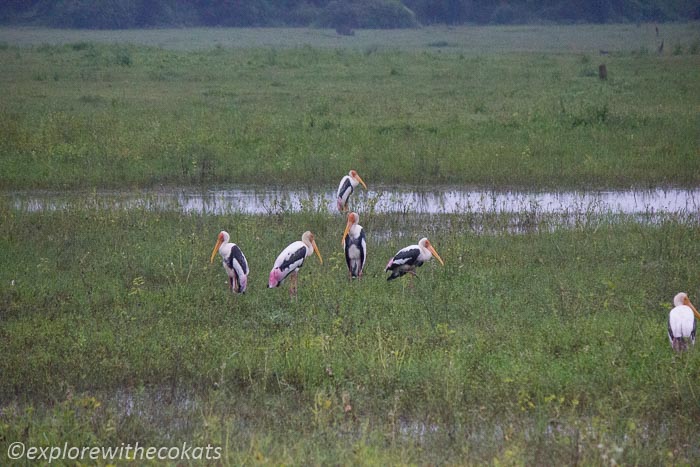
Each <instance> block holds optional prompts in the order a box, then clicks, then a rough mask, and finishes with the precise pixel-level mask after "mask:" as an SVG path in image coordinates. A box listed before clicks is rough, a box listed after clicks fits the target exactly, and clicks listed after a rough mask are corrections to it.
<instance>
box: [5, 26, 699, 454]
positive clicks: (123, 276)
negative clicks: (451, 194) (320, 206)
mask: <svg viewBox="0 0 700 467" xmlns="http://www.w3.org/2000/svg"><path fill="white" fill-rule="evenodd" d="M661 30H662V33H663V34H664V38H665V40H666V43H667V51H668V52H667V53H666V54H664V55H657V54H656V52H655V50H656V48H655V47H656V38H655V36H654V35H653V34H654V33H653V32H652V31H653V28H652V27H651V26H649V25H642V26H641V27H635V26H610V25H606V26H570V27H530V26H528V27H507V28H506V27H504V28H466V27H465V28H424V29H420V30H415V31H358V32H357V34H356V35H355V36H353V37H352V38H345V37H343V38H340V37H337V36H336V35H335V34H334V33H329V31H322V30H301V29H300V30H178V31H173V30H153V31H138V32H135V31H121V32H104V31H101V32H99V33H98V32H94V31H81V32H76V31H60V32H59V31H47V30H35V29H6V28H0V45H2V46H1V47H0V63H2V65H3V66H2V67H0V82H1V83H2V88H3V93H2V96H1V97H0V189H2V190H5V191H8V190H15V189H22V190H25V189H26V190H32V189H37V188H48V189H52V190H58V191H60V190H65V189H82V190H84V191H83V193H88V194H86V195H84V196H85V198H86V200H85V205H84V206H81V205H80V203H74V204H73V205H72V206H71V208H70V209H58V210H55V211H46V212H26V211H25V210H22V209H21V208H19V209H18V208H14V207H12V206H11V205H10V202H9V201H0V218H2V222H0V251H2V255H3V262H2V268H0V354H1V355H2V356H3V358H2V359H0V375H1V376H0V452H1V453H0V463H2V464H6V463H7V461H8V459H7V458H6V456H7V448H8V445H9V444H10V443H12V442H15V441H22V442H24V443H26V444H27V445H28V446H39V447H45V446H51V445H61V446H62V445H63V443H68V445H69V446H103V445H104V446H120V445H122V443H132V444H133V443H136V442H138V443H140V444H141V445H142V446H143V445H150V446H174V445H177V444H178V443H182V442H187V443H188V444H190V445H202V446H206V445H207V444H211V445H214V446H218V447H221V448H222V450H223V459H222V462H221V463H222V464H224V465H241V464H274V465H280V464H302V465H309V464H338V463H339V464H348V465H358V464H363V465H367V464H370V465H388V464H481V463H483V464H494V465H504V464H505V465H522V464H536V465H562V464H584V465H599V464H612V463H616V464H677V465H694V464H697V463H698V460H699V459H700V451H698V445H697V440H698V439H700V429H699V428H698V425H697V420H698V419H700V403H699V402H700V392H699V390H698V388H697V382H698V381H700V356H699V355H698V350H697V349H694V350H693V351H690V352H687V353H686V354H683V355H674V354H673V352H672V351H671V349H670V345H669V344H668V339H667V337H666V320H667V316H668V311H669V309H670V307H671V303H670V301H671V299H672V297H673V295H674V294H675V293H677V292H678V291H681V290H683V291H686V292H688V293H689V295H690V296H691V298H693V297H695V300H696V301H698V298H697V297H698V296H700V288H699V286H698V282H697V265H696V259H697V258H698V257H699V256H700V250H699V249H700V242H698V230H697V213H696V212H687V213H684V214H678V215H669V216H665V217H662V218H660V219H658V221H653V222H648V223H645V221H644V220H642V221H641V222H640V221H639V220H637V219H634V218H627V217H624V216H615V215H613V214H609V215H603V216H601V217H596V216H593V215H590V213H587V212H585V207H584V208H582V209H583V211H582V212H580V213H575V214H572V213H569V214H570V215H571V216H573V219H566V221H567V222H565V224H566V226H565V228H558V227H561V225H560V224H561V222H562V220H561V219H558V218H557V216H554V215H552V216H550V215H542V214H541V213H538V212H537V211H536V208H535V207H532V208H531V212H530V211H528V210H527V209H526V210H525V211H524V212H521V213H517V214H514V215H511V214H489V213H485V212H481V211H479V210H470V209H465V211H464V212H463V213H460V214H458V215H444V214H442V215H430V216H414V215H412V214H411V213H410V212H408V213H404V214H390V215H384V214H377V213H376V212H374V210H373V209H372V205H371V203H370V204H369V205H368V206H367V211H368V212H360V215H361V219H362V224H363V226H364V227H365V229H366V231H367V233H368V236H369V237H368V238H369V255H370V256H369V258H370V259H369V264H368V266H367V271H366V277H365V278H364V280H362V281H360V282H353V283H349V282H348V280H347V272H346V270H345V266H344V260H343V257H342V250H341V249H340V246H339V245H340V236H341V233H342V229H343V227H344V221H343V219H342V218H341V217H340V216H338V215H332V214H328V213H325V212H317V211H316V210H314V209H313V208H310V207H308V206H307V207H306V208H305V209H303V210H302V212H300V213H288V212H285V210H284V208H283V207H280V209H274V210H271V213H270V214H269V215H267V216H252V215H226V216H215V215H183V214H181V213H178V212H172V211H169V210H163V211H158V210H155V211H147V210H141V209H137V208H136V209H131V210H121V209H117V208H116V207H114V209H111V207H110V206H109V202H106V203H103V204H105V206H102V205H101V206H102V207H101V208H100V209H94V208H91V207H90V206H91V204H90V199H91V196H90V195H89V192H90V189H94V188H108V187H114V188H119V189H128V188H129V187H150V186H158V185H161V184H166V185H183V184H186V185H201V186H202V187H204V188H206V187H209V186H211V185H214V184H217V185H240V184H263V185H282V186H290V185H292V184H297V183H298V184H302V185H308V186H310V187H311V188H310V193H311V192H315V191H311V190H316V189H320V188H321V187H323V189H324V190H327V189H328V186H330V187H332V188H334V187H335V186H336V184H337V181H338V179H339V177H340V176H341V174H343V173H346V172H347V170H348V169H349V168H355V169H357V170H358V172H359V173H360V174H361V175H362V177H363V178H364V179H365V180H366V181H367V182H368V184H370V187H371V186H372V185H374V186H377V185H380V184H399V183H401V184H416V185H422V186H424V187H425V188H429V187H430V186H434V185H442V184H475V185H483V186H489V187H495V188H506V189H507V188H512V187H522V188H525V189H533V190H537V189H549V188H551V189H562V188H586V187H610V188H612V187H626V186H631V185H635V186H649V185H651V186H660V185H677V186H687V187H694V186H697V185H698V183H699V182H700V158H698V157H697V156H698V139H697V129H698V108H699V104H700V92H699V91H698V89H699V88H698V86H697V85H696V82H697V70H698V69H699V68H698V65H700V63H698V54H697V53H696V49H697V44H698V43H699V33H698V29H697V25H696V24H690V25H680V24H679V25H662V26H661ZM282 45H284V46H282ZM599 49H605V50H609V51H610V54H609V55H604V56H601V55H599ZM602 61H605V63H606V65H607V67H608V73H609V75H608V80H607V81H604V82H602V81H600V80H599V79H598V77H597V68H598V65H599V64H600V63H601V62H602ZM78 196H81V195H78ZM8 199H9V198H8ZM647 220H648V219H647ZM513 226H517V227H518V230H519V233H517V234H515V233H513ZM221 229H226V230H228V231H229V232H230V233H231V236H232V239H233V241H235V242H237V243H238V244H239V245H240V246H241V247H242V248H243V251H244V252H245V254H246V256H247V258H248V260H249V262H250V265H251V270H252V274H251V277H250V280H249V292H248V293H247V294H245V295H243V296H233V295H231V294H229V293H228V291H227V286H226V278H225V274H224V272H223V270H222V267H221V264H220V263H219V262H218V260H217V262H216V263H215V264H209V262H208V261H209V254H210V253H211V248H212V247H213V245H214V242H215V240H216V235H217V233H218V232H219V230H221ZM308 229H310V230H312V231H313V232H314V233H315V234H316V236H317V241H318V244H319V247H320V249H321V252H322V254H323V257H324V264H323V265H320V264H319V263H318V261H317V260H316V258H309V263H308V264H307V265H306V266H305V267H304V269H303V270H302V273H301V274H300V292H299V296H298V298H297V299H296V300H291V299H290V298H289V296H288V293H287V290H285V289H286V284H285V287H283V289H279V290H268V289H266V282H267V276H268V273H269V270H270V268H271V266H272V262H273V261H274V259H275V257H276V255H277V253H278V252H279V251H281V249H282V248H283V247H284V246H285V245H287V244H289V243H290V242H292V241H295V240H297V239H299V237H300V235H301V233H302V232H303V231H305V230H308ZM426 232H427V234H428V236H429V237H430V239H431V241H432V242H433V244H434V245H435V246H436V248H437V250H438V252H439V253H440V255H441V256H442V257H443V258H444V259H445V262H446V264H445V266H444V267H442V266H440V265H439V264H438V263H437V262H435V261H433V262H430V263H428V264H426V265H425V266H423V267H422V268H421V269H420V270H419V272H418V278H417V279H416V280H415V284H414V287H413V288H412V287H410V285H409V284H410V281H409V280H404V279H408V278H404V279H401V280H397V281H393V282H391V283H387V281H386V280H385V277H386V276H385V274H384V273H383V272H382V269H383V267H384V265H385V264H386V262H387V261H388V259H389V258H390V257H391V256H392V255H393V254H394V253H395V252H396V251H397V250H398V249H399V248H401V247H403V246H405V245H407V244H409V243H415V242H416V241H417V240H418V239H419V238H420V237H422V236H424V235H425V234H426ZM481 232H488V234H487V235H482V234H480V233H481ZM57 463H58V464H59V465H60V464H63V463H65V461H63V462H57ZM102 463H103V464H107V463H108V461H107V460H103V461H102Z"/></svg>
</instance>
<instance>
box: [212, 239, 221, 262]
mask: <svg viewBox="0 0 700 467" xmlns="http://www.w3.org/2000/svg"><path fill="white" fill-rule="evenodd" d="M222 243H224V242H223V241H221V239H219V240H217V241H216V245H215V246H214V249H213V250H212V252H211V259H210V260H209V262H210V263H213V262H214V256H216V254H217V253H218V252H219V247H220V246H221V244H222Z"/></svg>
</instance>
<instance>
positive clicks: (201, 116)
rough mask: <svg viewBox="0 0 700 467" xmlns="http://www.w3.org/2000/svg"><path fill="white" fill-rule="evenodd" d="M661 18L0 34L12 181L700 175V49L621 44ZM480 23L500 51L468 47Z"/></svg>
mask: <svg viewBox="0 0 700 467" xmlns="http://www.w3.org/2000/svg"><path fill="white" fill-rule="evenodd" d="M666 28H668V30H669V31H673V34H674V35H675V36H677V37H678V38H677V39H676V40H675V42H677V43H679V44H681V43H682V44H685V45H686V48H687V49H688V50H690V48H691V44H692V43H695V42H697V40H698V29H697V27H696V26H695V25H668V26H664V28H663V29H664V30H666ZM649 31H651V29H649ZM649 31H647V29H646V28H636V29H635V28H634V27H621V26H617V27H615V26H605V27H597V28H593V29H591V28H590V27H588V28H583V27H569V28H561V27H556V28H554V27H553V28H543V27H542V28H474V29H472V28H456V29H454V30H452V29H451V30H432V29H430V30H428V31H427V32H426V31H425V30H417V31H402V32H396V33H395V34H397V35H409V36H410V35H411V34H412V35H413V36H410V37H413V38H414V39H413V40H414V44H415V45H414V46H412V47H404V48H397V47H362V46H357V45H352V44H346V45H345V46H342V47H331V46H330V44H327V43H326V42H323V41H321V40H320V39H319V40H318V41H317V40H316V39H317V38H318V37H325V36H323V35H324V34H327V32H326V31H315V30H312V31H305V30H301V31H298V30H291V31H290V30H281V31H279V32H277V35H278V37H279V38H280V39H279V40H282V39H284V38H285V37H286V38H287V39H288V40H289V41H290V43H291V44H293V45H296V46H295V47H287V48H266V47H265V44H267V42H265V41H266V39H265V38H266V37H270V36H271V33H270V31H266V30H262V31H258V35H259V37H260V38H261V44H260V46H258V47H256V46H254V43H253V42H250V41H242V43H241V45H240V46H238V45H236V44H237V43H235V42H232V43H226V44H225V45H227V47H215V46H214V44H215V41H214V39H213V38H214V37H216V36H215V34H216V31H208V30H207V31H189V30H184V31H181V32H180V34H181V36H182V37H185V38H186V37H189V35H190V34H192V35H195V36H197V35H198V34H202V35H203V37H205V38H208V39H207V40H208V42H207V43H208V44H209V45H210V46H209V47H208V48H195V50H182V49H181V48H178V47H175V48H172V49H169V48H164V47H153V46H150V47H149V46H141V45H135V43H139V42H146V43H147V44H151V45H153V41H151V40H149V39H148V37H149V35H152V34H157V33H158V32H157V31H152V32H148V31H146V32H135V33H134V32H132V33H131V35H128V36H123V37H131V38H133V43H126V42H124V39H122V40H121V42H118V43H114V44H102V43H99V42H96V41H93V39H94V37H93V36H91V35H90V33H89V32H83V33H81V35H78V36H76V37H75V38H74V39H75V42H69V43H65V41H67V40H68V41H70V40H73V39H72V37H73V36H71V38H63V37H60V36H57V37H56V38H55V40H54V42H59V44H56V45H50V44H49V42H48V39H47V40H46V41H45V42H44V43H42V44H40V45H39V44H34V45H31V46H25V47H19V46H17V45H15V44H25V42H23V41H22V39H23V38H26V37H29V38H31V37H35V35H36V34H38V33H37V31H35V30H31V29H30V30H19V31H17V30H10V31H8V30H4V32H5V33H6V34H10V33H11V34H10V36H9V37H8V39H11V38H12V37H15V38H16V39H15V40H14V41H10V42H8V43H9V44H11V45H9V46H8V47H6V48H3V49H0V62H1V63H3V67H2V68H1V69H0V81H1V82H2V83H3V89H4V91H5V92H4V93H3V95H2V97H1V98H0V155H1V157H0V188H3V189H25V188H30V189H31V188H54V189H56V188H57V189H69V188H70V189H72V188H87V187H122V186H124V185H127V186H153V185H158V184H188V185H191V184H196V185H211V184H241V183H246V184H268V185H269V184H274V185H285V186H290V185H293V184H302V185H308V186H319V185H327V184H331V183H333V184H335V183H337V180H338V178H339V177H340V174H343V173H346V172H347V170H348V169H349V168H355V169H357V170H358V172H360V174H362V176H363V177H364V178H365V180H367V181H368V182H369V183H373V184H377V183H384V184H397V183H401V184H419V185H434V184H442V185H447V184H472V185H481V186H507V187H529V188H543V189H545V188H562V187H569V188H580V187H591V186H595V187H628V186H632V185H634V186H649V185H654V186H658V185H682V186H695V185H697V184H698V183H699V182H700V159H699V158H698V157H697V154H698V141H697V128H698V112H697V109H698V105H700V92H699V91H698V87H697V86H695V85H694V83H695V81H696V78H697V69H698V67H699V66H700V62H699V60H700V58H699V57H700V56H698V55H697V54H690V53H682V54H679V55H676V54H670V53H669V54H667V55H662V56H659V55H657V54H656V53H655V52H654V53H641V52H640V51H639V50H640V49H639V48H635V49H633V50H629V49H627V48H619V49H618V48H615V47H611V46H610V45H611V44H610V43H619V44H622V43H623V42H622V40H621V37H622V38H625V37H627V36H626V35H628V34H632V33H634V34H638V35H639V37H637V39H639V40H640V41H641V37H646V36H645V34H647V33H648V32H649ZM431 32H432V33H434V34H433V35H432V36H430V33H431ZM44 33H46V32H45V31H44V32H41V34H44ZM165 33H166V32H162V34H165ZM114 34H117V33H114ZM119 34H124V33H119ZM170 34H172V31H171V32H170ZM219 34H222V35H226V34H253V32H251V31H235V32H234V31H227V30H224V31H220V32H219ZM285 34H288V37H287V36H285ZM300 34H301V35H303V34H309V35H310V36H311V37H313V38H314V40H310V41H309V43H308V45H305V44H306V42H304V40H303V39H300V38H299V37H298V36H299V35H300ZM363 34H364V33H363ZM366 34H370V33H369V32H367V33H366ZM372 34H376V38H377V40H379V39H381V38H383V37H384V36H383V35H384V34H389V33H387V32H381V33H380V32H372ZM475 34H476V35H478V34H482V35H484V37H486V38H487V39H488V40H490V41H492V42H493V43H494V44H499V45H498V49H497V51H496V50H494V49H492V48H484V49H480V48H478V47H477V46H475V45H469V44H470V39H471V38H472V35H475ZM542 36H544V37H545V38H546V41H549V42H551V43H552V44H556V47H557V48H556V49H553V50H550V49H544V48H542V46H541V45H539V44H540V43H541V41H543V39H542ZM36 37H43V36H41V35H40V34H39V35H36ZM107 37H111V36H107ZM371 37H375V36H371ZM479 37H480V36H479ZM635 37H636V36H635ZM440 38H445V41H446V42H447V43H449V44H454V45H451V46H450V47H444V48H436V47H434V46H432V44H435V43H439V40H440ZM585 38H587V41H588V42H586V39H585ZM592 38H594V39H595V41H600V44H599V45H600V48H603V47H605V48H607V49H610V50H611V51H612V53H611V54H610V55H607V56H599V55H598V50H597V48H595V47H597V45H593V44H591V43H590V42H591V41H592V40H594V39H592ZM627 38H629V37H627ZM8 39H6V40H8ZM428 39H430V40H428ZM0 40H2V37H0ZM333 40H334V41H337V40H339V39H338V38H333ZM387 40H388V39H387ZM653 40H655V39H652V41H653ZM605 43H608V44H607V45H605ZM625 43H627V42H625ZM419 44H422V45H420V46H419ZM573 44H579V47H576V46H574V45H573ZM229 45H230V46H231V47H228V46H229ZM528 45H531V48H530V49H527V47H528ZM494 47H495V46H494ZM553 47H554V46H553ZM603 61H604V62H605V63H606V64H607V68H608V73H609V77H608V80H607V81H600V80H599V79H598V77H597V67H598V64H599V63H601V62H603Z"/></svg>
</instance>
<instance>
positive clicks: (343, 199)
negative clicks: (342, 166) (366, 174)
mask: <svg viewBox="0 0 700 467" xmlns="http://www.w3.org/2000/svg"><path fill="white" fill-rule="evenodd" d="M360 183H361V184H362V186H363V187H365V190H366V189H367V185H365V182H364V181H363V180H362V178H360V176H359V175H358V174H357V172H355V171H354V170H351V171H350V172H349V173H348V174H347V175H346V176H344V177H343V178H342V179H341V180H340V185H338V211H340V212H343V211H347V210H348V198H350V195H351V194H352V192H353V191H354V190H355V187H357V185H359V184H360Z"/></svg>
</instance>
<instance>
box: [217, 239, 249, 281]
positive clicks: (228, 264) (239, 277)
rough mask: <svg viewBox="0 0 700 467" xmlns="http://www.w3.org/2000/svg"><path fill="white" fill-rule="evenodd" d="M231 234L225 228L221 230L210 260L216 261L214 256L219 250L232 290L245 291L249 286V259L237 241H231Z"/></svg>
mask: <svg viewBox="0 0 700 467" xmlns="http://www.w3.org/2000/svg"><path fill="white" fill-rule="evenodd" d="M230 238H231V237H230V235H229V234H228V232H226V231H225V230H222V231H221V232H219V237H218V239H217V240H216V245H215V246H214V250H212V252H211V260H210V262H211V263H213V262H214V256H216V253H217V252H218V253H219V254H220V255H221V258H222V259H223V264H224V269H225V270H226V274H228V283H229V288H230V289H231V292H234V293H245V290H246V288H247V287H248V274H250V269H248V261H246V259H245V255H244V254H243V252H242V251H241V249H240V248H239V247H238V245H236V244H235V243H229V239H230Z"/></svg>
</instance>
